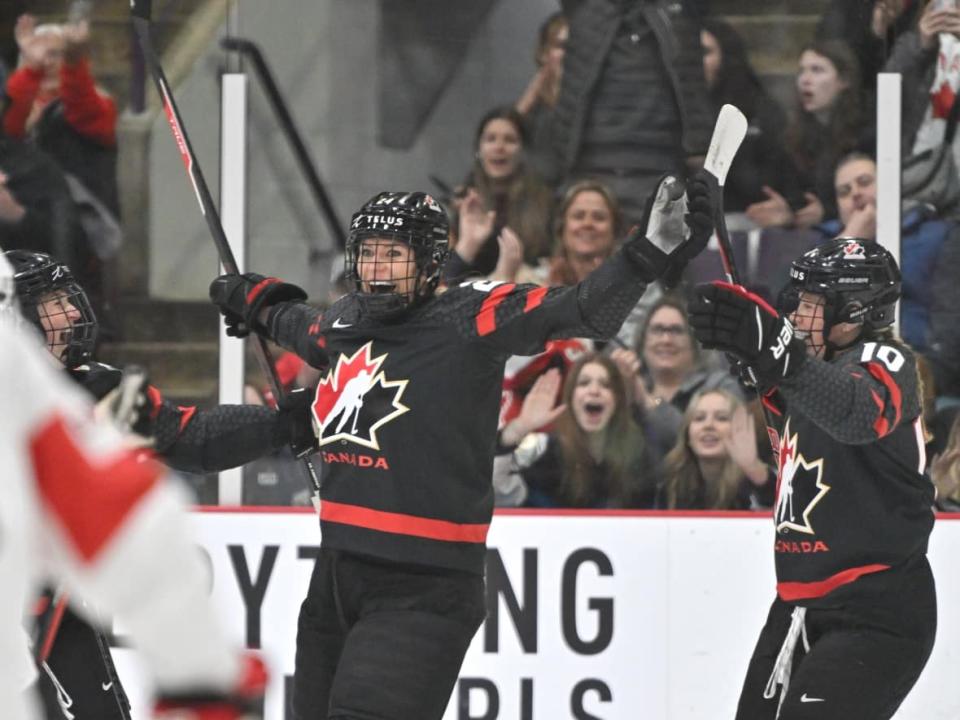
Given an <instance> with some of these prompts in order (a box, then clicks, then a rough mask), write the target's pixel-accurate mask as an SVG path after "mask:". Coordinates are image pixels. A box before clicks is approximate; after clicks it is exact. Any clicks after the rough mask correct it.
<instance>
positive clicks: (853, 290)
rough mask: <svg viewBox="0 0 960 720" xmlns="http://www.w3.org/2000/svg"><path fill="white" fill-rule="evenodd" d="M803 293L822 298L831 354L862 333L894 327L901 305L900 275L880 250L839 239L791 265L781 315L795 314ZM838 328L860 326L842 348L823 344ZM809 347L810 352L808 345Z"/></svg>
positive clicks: (867, 243)
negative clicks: (855, 252)
mask: <svg viewBox="0 0 960 720" xmlns="http://www.w3.org/2000/svg"><path fill="white" fill-rule="evenodd" d="M857 246H859V255H858V256H856V257H855V258H853V259H849V260H847V259H844V252H845V251H846V250H845V249H848V248H850V247H857ZM848 254H852V253H848ZM802 292H806V293H810V294H812V295H817V296H820V297H822V298H823V301H822V302H823V337H824V345H825V346H826V350H827V351H828V353H831V352H832V351H834V350H842V349H844V348H845V347H849V345H851V344H853V343H855V342H857V341H858V340H859V339H860V338H861V337H863V335H864V334H865V333H872V332H873V331H876V330H880V329H882V328H885V327H887V326H889V325H891V324H892V323H893V321H894V318H895V314H896V305H897V300H899V299H900V272H899V270H898V268H897V267H896V264H895V263H894V261H893V258H892V256H890V255H889V253H887V251H886V250H884V249H883V248H882V247H881V246H879V245H876V244H874V243H870V242H869V241H866V240H856V239H852V238H838V239H837V240H835V241H833V243H830V244H828V245H824V246H821V247H819V248H815V249H814V250H811V251H809V252H807V253H806V254H804V255H803V256H801V257H800V258H798V259H797V260H795V261H794V262H793V263H792V265H791V267H790V283H789V285H788V287H787V288H786V289H785V292H784V297H783V298H782V300H781V309H782V311H783V312H784V313H786V314H789V313H792V312H795V311H796V308H797V305H798V304H799V296H800V293H802ZM841 323H854V324H859V325H861V331H860V332H859V333H858V334H857V337H856V338H854V339H853V340H852V341H851V342H849V343H846V344H844V345H842V346H840V345H836V344H834V343H832V342H830V341H829V339H828V337H829V335H830V331H831V330H832V329H833V328H834V327H835V326H836V325H839V324H841ZM808 345H811V347H812V344H811V343H810V342H809V340H808Z"/></svg>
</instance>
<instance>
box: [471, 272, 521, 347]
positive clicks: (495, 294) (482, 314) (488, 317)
mask: <svg viewBox="0 0 960 720" xmlns="http://www.w3.org/2000/svg"><path fill="white" fill-rule="evenodd" d="M515 287H516V285H515V284H514V283H507V284H506V285H498V286H497V287H495V288H494V289H493V290H491V291H490V294H489V295H487V299H486V300H484V301H483V305H481V306H480V310H479V312H477V334H478V335H480V337H483V336H484V335H489V334H490V333H492V332H493V331H494V330H496V329H497V306H498V305H500V303H502V302H503V301H504V300H505V299H506V297H507V295H509V294H510V293H511V292H513V289H514V288H515Z"/></svg>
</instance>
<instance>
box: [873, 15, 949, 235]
mask: <svg viewBox="0 0 960 720" xmlns="http://www.w3.org/2000/svg"><path fill="white" fill-rule="evenodd" d="M884 70H885V71H886V72H896V73H900V75H901V76H902V87H903V93H902V105H901V107H902V122H903V124H902V136H903V140H902V146H903V150H904V153H905V155H906V156H909V155H910V154H911V153H912V154H914V155H918V154H920V153H922V152H924V151H929V150H933V151H936V150H938V149H939V148H940V147H941V145H942V144H943V143H944V142H945V133H946V127H947V123H948V117H949V116H950V111H951V109H952V107H953V105H954V104H955V101H956V98H957V90H958V88H960V9H958V8H957V7H956V5H955V4H954V3H952V2H951V3H947V4H944V3H942V2H929V3H927V4H926V6H925V8H924V10H923V13H922V14H921V15H920V19H919V22H918V23H917V25H916V27H913V28H911V29H910V30H908V31H907V32H905V33H904V34H903V35H902V36H901V37H900V38H899V39H898V40H897V43H896V45H895V46H894V48H893V53H892V55H891V57H890V59H889V61H888V62H887V64H886V66H885V67H884ZM956 138H957V136H955V137H954V141H953V159H954V165H955V167H960V141H958V140H957V139H956ZM933 194H934V195H939V193H933ZM941 200H942V201H943V202H938V203H937V211H938V212H939V213H940V215H941V216H942V217H944V219H950V220H954V221H956V220H960V199H958V198H956V197H942V198H938V201H941Z"/></svg>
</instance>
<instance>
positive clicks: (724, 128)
mask: <svg viewBox="0 0 960 720" xmlns="http://www.w3.org/2000/svg"><path fill="white" fill-rule="evenodd" d="M746 135H747V118H746V117H744V115H743V113H742V112H740V110H739V109H738V108H736V107H735V106H733V105H724V106H723V107H722V108H720V114H719V115H717V124H716V125H715V126H714V128H713V137H711V138H710V149H709V150H707V157H706V159H705V160H704V161H703V169H704V170H706V171H707V172H709V173H710V174H711V175H713V176H714V177H715V178H716V179H717V186H718V191H717V206H716V210H715V212H716V215H715V217H714V227H715V228H716V231H717V244H718V245H719V248H720V261H721V262H722V263H723V271H724V273H725V274H726V276H727V280H728V281H729V282H731V283H733V284H734V285H740V272H739V271H738V270H737V262H736V258H735V257H734V255H733V244H732V243H731V242H730V233H729V232H728V231H727V223H726V221H725V219H724V216H723V184H724V182H726V179H727V173H728V172H729V171H730V165H731V164H733V158H734V157H735V156H736V154H737V150H739V149H740V144H741V143H742V142H743V138H744V137H746ZM727 359H728V360H729V361H730V364H731V366H736V363H737V362H738V361H737V359H736V358H734V357H732V356H729V355H728V356H727ZM746 371H747V373H748V374H749V375H750V377H751V380H752V382H753V383H754V389H755V390H756V392H757V396H758V397H759V398H760V406H761V407H762V408H763V413H764V416H766V419H767V425H768V426H770V427H774V425H773V423H772V421H771V418H770V412H772V410H771V409H770V407H769V406H768V405H767V403H768V400H767V398H765V397H764V396H763V393H761V392H760V386H759V385H758V384H757V382H756V377H755V376H754V373H753V370H752V369H751V368H750V367H746Z"/></svg>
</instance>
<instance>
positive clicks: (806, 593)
mask: <svg viewBox="0 0 960 720" xmlns="http://www.w3.org/2000/svg"><path fill="white" fill-rule="evenodd" d="M889 569H890V566H889V565H881V564H879V563H877V564H874V565H862V566H860V567H855V568H850V569H848V570H844V571H842V572H838V573H837V574H836V575H831V576H830V577H828V578H827V579H826V580H818V581H816V582H782V583H777V594H778V595H779V596H780V599H781V600H784V601H786V602H792V601H794V600H808V599H810V598H818V597H823V596H824V595H826V594H828V593H830V592H832V591H833V590H836V589H837V588H838V587H840V586H841V585H848V584H849V583H852V582H853V581H854V580H856V579H857V578H858V577H861V576H862V575H869V574H870V573H875V572H881V571H883V570H889Z"/></svg>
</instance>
